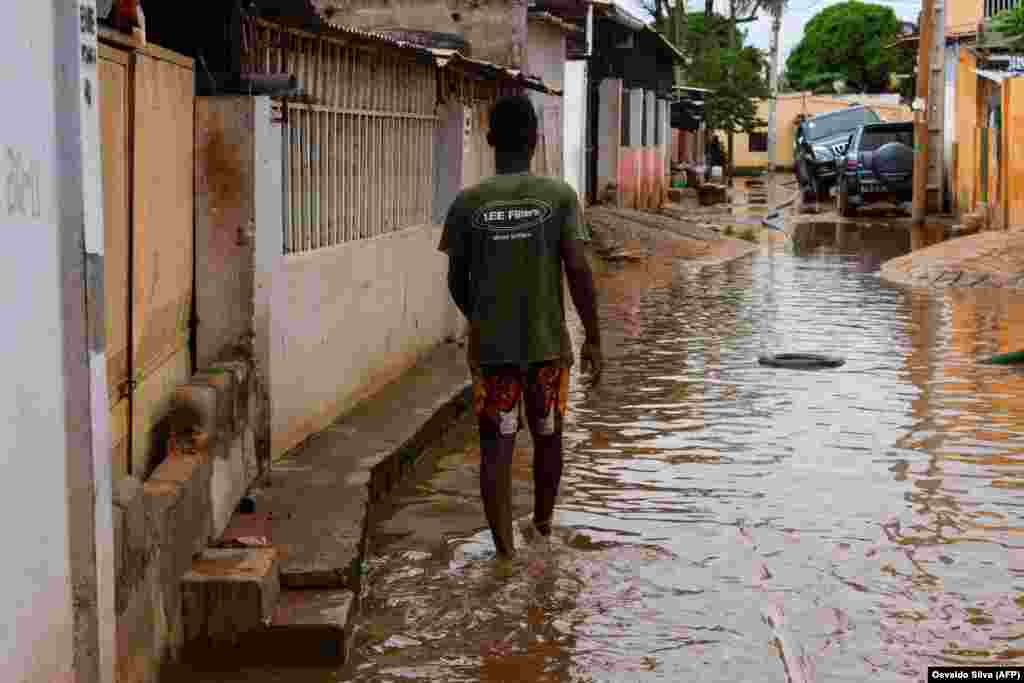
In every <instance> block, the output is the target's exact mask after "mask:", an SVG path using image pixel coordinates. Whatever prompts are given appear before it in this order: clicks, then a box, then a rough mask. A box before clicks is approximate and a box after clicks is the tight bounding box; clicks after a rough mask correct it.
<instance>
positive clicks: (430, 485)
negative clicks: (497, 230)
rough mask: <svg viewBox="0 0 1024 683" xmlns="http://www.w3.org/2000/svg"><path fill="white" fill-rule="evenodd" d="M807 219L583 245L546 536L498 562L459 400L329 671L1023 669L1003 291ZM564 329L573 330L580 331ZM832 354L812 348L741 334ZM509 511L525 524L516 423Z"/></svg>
mask: <svg viewBox="0 0 1024 683" xmlns="http://www.w3.org/2000/svg"><path fill="white" fill-rule="evenodd" d="M909 246H910V239H909V236H908V235H907V234H906V232H905V231H902V230H896V229H893V230H887V229H885V228H884V227H878V226H876V227H874V228H871V227H866V228H857V227H851V226H843V225H841V224H840V225H830V224H825V225H815V226H807V227H805V228H799V229H797V232H796V234H795V235H794V239H793V240H792V241H790V242H788V243H786V244H782V243H775V244H772V245H767V244H766V245H765V246H764V248H763V249H762V251H761V252H760V253H758V254H755V255H753V256H750V257H746V258H744V259H741V260H739V261H734V262H732V263H729V264H726V265H723V266H718V267H714V268H709V269H704V270H703V271H700V272H692V271H690V270H688V269H687V265H686V264H685V263H683V262H676V263H673V262H663V261H659V260H658V259H657V258H653V259H649V260H648V261H647V262H643V263H627V264H622V265H619V266H608V267H604V268H602V273H601V275H600V278H601V283H602V285H601V286H602V291H603V292H604V294H603V302H602V306H603V308H602V317H603V319H604V321H605V335H606V340H605V341H606V355H607V367H606V369H605V373H604V378H603V382H602V384H601V385H600V386H598V387H591V386H589V385H588V384H587V382H586V381H583V380H581V379H580V378H578V377H576V378H574V380H573V390H572V405H571V410H570V414H569V416H568V420H567V425H566V470H565V477H564V480H563V485H562V493H561V498H560V502H559V505H558V508H557V513H556V525H557V529H556V530H555V534H554V538H553V539H552V541H551V542H550V543H549V544H543V543H539V542H537V541H536V540H535V539H534V540H531V539H530V538H528V537H527V536H524V537H523V538H521V539H520V543H521V546H522V552H521V553H520V555H519V557H518V558H517V559H516V560H515V561H513V562H511V563H500V562H497V561H495V559H494V549H493V546H492V545H491V540H490V534H489V532H488V531H487V530H486V529H485V528H483V525H484V520H483V513H482V510H481V507H480V504H479V500H478V498H477V492H476V488H475V487H476V476H477V473H478V464H479V450H478V448H477V444H476V441H475V433H474V431H473V427H472V425H471V424H470V423H469V422H468V421H464V422H462V423H461V424H460V425H458V426H457V427H456V428H455V429H454V430H453V431H452V432H451V433H450V434H449V435H448V436H447V438H446V439H445V443H444V444H440V445H439V446H438V448H437V449H435V452H434V453H433V454H432V455H431V457H436V458H437V466H436V469H435V472H434V474H433V476H432V478H430V476H429V475H428V477H427V478H426V479H424V480H422V481H420V482H419V483H418V484H417V485H416V487H415V488H410V489H409V491H408V492H407V494H406V495H405V496H404V497H403V499H402V500H401V501H400V503H399V505H398V506H397V508H396V509H395V511H394V514H393V515H391V516H390V518H389V519H388V520H386V521H384V522H383V523H381V525H380V526H379V527H378V530H377V534H376V537H375V540H374V549H375V556H374V558H373V559H372V561H371V562H370V566H369V568H368V575H367V584H368V592H367V596H366V599H365V603H364V616H363V618H362V620H361V632H360V635H359V638H358V642H357V651H356V653H355V657H354V661H353V662H352V665H351V666H350V668H349V669H348V670H347V671H346V672H344V673H343V674H342V675H340V677H339V678H338V679H336V680H348V681H374V682H381V683H383V682H386V681H395V682H397V681H451V682H455V681H595V682H597V681H629V682H633V681H638V682H639V681H698V680H699V681H722V682H726V681H729V682H733V681H791V682H805V681H821V682H825V681H829V682H835V683H839V682H841V681H842V682H851V683H853V682H858V683H861V682H864V681H872V682H876V681H915V682H916V681H921V680H924V670H925V667H926V666H928V665H929V664H931V665H936V664H944V663H945V664H954V663H986V664H1017V665H1020V664H1024V521H1022V517H1024V510H1022V502H1024V495H1022V494H1024V370H1022V371H1018V370H1016V369H1014V368H1012V367H1000V366H992V365H986V364H984V363H982V362H981V361H982V360H983V359H984V358H986V357H987V356H989V355H991V354H994V353H998V352H1003V351H1008V350H1016V349H1024V298H1021V297H1020V295H1014V294H1010V293H1007V292H999V291H996V290H971V291H962V292H958V291H956V290H952V291H946V292H939V293H926V292H911V291H909V290H902V289H898V288H895V287H892V286H888V285H886V284H884V283H883V282H881V281H880V279H879V277H878V269H879V265H880V264H881V262H882V261H883V260H886V259H889V258H892V257H894V256H897V255H899V254H901V253H904V252H905V251H906V250H907V249H908V248H909ZM575 332H576V334H577V336H578V335H579V330H578V328H577V329H576V330H575ZM784 351H786V352H788V351H806V352H814V353H826V354H833V355H839V356H843V357H844V358H845V359H846V364H845V365H844V366H842V367H840V368H837V369H831V370H822V371H812V372H808V371H794V370H779V369H772V368H767V367H762V366H760V365H759V364H758V362H757V358H758V356H759V355H760V354H762V353H775V352H784ZM519 439H520V440H519V445H520V451H519V452H518V454H517V461H516V477H517V482H516V486H517V489H516V506H517V510H518V511H519V514H520V516H522V517H523V518H524V519H528V513H529V510H530V505H531V498H530V468H529V464H530V443H529V436H528V434H525V433H524V434H521V435H520V437H519Z"/></svg>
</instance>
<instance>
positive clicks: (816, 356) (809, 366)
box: [757, 353, 846, 370]
mask: <svg viewBox="0 0 1024 683" xmlns="http://www.w3.org/2000/svg"><path fill="white" fill-rule="evenodd" d="M757 360H758V362H759V363H760V364H761V365H767V366H768V367H772V368H790V369H793V370H819V369H822V368H838V367H839V366H841V365H843V364H845V363H846V359H844V358H839V357H838V356H826V355H823V354H820V353H776V354H773V355H770V356H760V357H759V358H758V359H757Z"/></svg>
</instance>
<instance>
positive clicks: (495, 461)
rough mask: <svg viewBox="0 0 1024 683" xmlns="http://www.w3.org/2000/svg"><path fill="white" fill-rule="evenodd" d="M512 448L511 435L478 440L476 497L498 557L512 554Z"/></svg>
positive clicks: (513, 440) (513, 442)
mask: <svg viewBox="0 0 1024 683" xmlns="http://www.w3.org/2000/svg"><path fill="white" fill-rule="evenodd" d="M515 446H516V438H515V435H512V436H489V435H488V436H484V435H481V437H480V497H481V498H482V499H483V502H484V513H485V514H486V515H487V523H488V524H489V525H490V527H491V535H492V536H493V537H494V547H495V548H496V549H497V551H498V555H499V556H502V557H511V556H512V555H514V554H515V541H514V540H513V535H512V492H511V489H512V453H513V451H514V450H515Z"/></svg>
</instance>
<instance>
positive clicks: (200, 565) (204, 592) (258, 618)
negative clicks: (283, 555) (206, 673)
mask: <svg viewBox="0 0 1024 683" xmlns="http://www.w3.org/2000/svg"><path fill="white" fill-rule="evenodd" d="M280 592H281V580H280V567H279V560H278V552H277V549H276V548H208V549H207V550H205V551H203V552H202V553H201V554H200V555H199V556H198V557H197V558H196V559H195V561H193V563H192V568H191V569H190V570H189V571H188V572H187V573H186V574H185V576H184V577H183V578H182V620H183V625H184V631H185V633H184V636H185V644H186V647H187V648H193V649H194V648H204V647H213V648H216V647H220V646H233V645H237V644H238V643H239V642H240V640H241V638H242V637H243V636H244V635H245V634H247V633H251V632H253V631H258V630H260V629H262V628H263V627H264V626H265V625H266V623H267V622H268V621H269V620H270V619H271V617H272V615H273V611H274V607H275V605H276V604H277V602H278V596H279V595H280Z"/></svg>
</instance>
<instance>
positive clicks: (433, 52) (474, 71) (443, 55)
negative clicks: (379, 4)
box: [267, 0, 562, 97]
mask: <svg viewBox="0 0 1024 683" xmlns="http://www.w3.org/2000/svg"><path fill="white" fill-rule="evenodd" d="M297 1H298V2H299V3H300V4H301V5H302V6H303V8H304V14H305V16H303V17H299V16H291V17H289V18H290V19H291V21H290V20H289V18H286V17H285V15H284V13H282V14H281V15H279V16H273V17H267V20H268V21H271V22H273V23H280V24H281V25H282V26H289V25H292V24H294V23H296V22H298V24H300V25H301V28H302V29H303V30H305V31H308V32H312V33H315V34H319V35H323V36H324V37H328V38H329V37H332V36H333V37H335V38H346V39H349V40H361V41H364V42H367V43H374V44H378V45H383V46H387V47H388V48H390V49H394V50H399V51H402V52H408V53H412V54H415V55H417V56H419V57H421V58H427V59H430V60H432V61H433V62H434V63H435V64H436V65H437V66H438V68H445V67H447V66H452V67H454V68H459V69H461V70H463V71H467V72H469V73H470V75H471V76H474V77H477V78H481V79H499V80H508V81H513V82H515V83H518V84H519V85H521V86H522V87H524V88H527V89H529V90H535V91H537V92H542V93H546V94H548V95H555V96H558V97H561V96H562V91H561V90H559V89H557V88H553V87H551V86H549V85H548V84H547V83H545V82H544V80H543V79H542V78H540V77H539V76H532V75H530V74H525V73H523V72H522V71H521V70H520V69H513V68H511V67H508V66H504V65H501V64H494V63H492V62H487V61H484V60H482V59H473V58H472V57H467V56H466V55H463V54H461V53H460V52H458V51H456V50H447V49H442V48H431V47H427V46H425V45H418V44H416V43H411V42H408V41H403V40H396V39H395V38H393V37H391V36H388V35H385V34H383V33H377V32H375V31H367V30H365V29H359V28H355V27H352V26H346V25H345V24H342V23H339V22H336V21H333V20H331V19H330V17H328V16H326V15H325V13H321V12H319V11H318V10H317V8H316V7H315V6H314V5H313V4H312V3H311V2H309V0H297ZM295 2H296V0H291V1H290V2H288V3H281V2H280V0H277V2H275V3H273V4H275V5H288V9H290V10H292V11H291V12H290V13H289V14H292V15H294V14H295V6H294V5H295Z"/></svg>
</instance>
